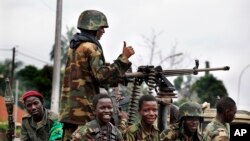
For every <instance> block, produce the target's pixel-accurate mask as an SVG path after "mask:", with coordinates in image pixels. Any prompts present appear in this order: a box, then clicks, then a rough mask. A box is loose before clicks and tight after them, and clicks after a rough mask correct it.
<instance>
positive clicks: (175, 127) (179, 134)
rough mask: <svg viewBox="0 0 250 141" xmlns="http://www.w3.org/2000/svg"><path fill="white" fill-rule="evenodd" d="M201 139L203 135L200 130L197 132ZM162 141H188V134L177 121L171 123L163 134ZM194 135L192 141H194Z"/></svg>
mask: <svg viewBox="0 0 250 141" xmlns="http://www.w3.org/2000/svg"><path fill="white" fill-rule="evenodd" d="M195 134H196V135H197V136H195V137H196V138H197V137H198V139H199V140H200V141H202V135H201V133H200V132H197V133H195ZM160 137H161V141H186V135H185V134H184V132H183V131H182V128H180V126H179V123H175V124H172V125H170V127H169V128H168V129H165V130H164V131H163V132H162V133H161V134H160ZM193 138H194V136H193V137H192V141H194V139H193Z"/></svg>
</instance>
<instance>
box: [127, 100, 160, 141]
mask: <svg viewBox="0 0 250 141" xmlns="http://www.w3.org/2000/svg"><path fill="white" fill-rule="evenodd" d="M138 111H139V114H140V116H141V120H140V122H139V123H135V124H133V125H131V126H129V127H128V128H127V129H126V131H125V132H124V139H125V140H126V141H159V140H160V138H159V130H158V129H157V127H156V126H155V125H154V123H155V121H156V119H157V117H158V104H157V101H156V98H155V97H154V96H152V95H143V96H142V97H141V98H140V99H139V107H138Z"/></svg>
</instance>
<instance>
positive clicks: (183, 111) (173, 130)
mask: <svg viewBox="0 0 250 141" xmlns="http://www.w3.org/2000/svg"><path fill="white" fill-rule="evenodd" d="M179 116H180V117H179V121H178V123H176V124H173V125H170V127H168V128H167V129H165V130H163V131H162V133H161V134H160V138H161V141H201V140H202V136H201V134H200V133H199V132H198V126H199V124H200V122H202V121H203V112H202V108H201V105H199V104H197V103H194V102H186V103H184V104H182V105H181V106H180V108H179Z"/></svg>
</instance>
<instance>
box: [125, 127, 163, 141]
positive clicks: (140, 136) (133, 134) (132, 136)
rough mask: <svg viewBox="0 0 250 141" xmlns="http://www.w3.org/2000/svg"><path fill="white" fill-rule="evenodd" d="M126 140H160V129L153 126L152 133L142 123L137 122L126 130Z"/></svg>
mask: <svg viewBox="0 0 250 141" xmlns="http://www.w3.org/2000/svg"><path fill="white" fill-rule="evenodd" d="M123 136H124V139H125V140H126V141H160V137H159V130H158V129H157V127H156V126H153V128H152V131H151V133H147V132H146V131H145V130H143V127H142V125H141V123H136V124H133V125H131V126H129V127H128V128H127V129H126V130H125V132H124V135H123Z"/></svg>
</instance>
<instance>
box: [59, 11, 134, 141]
mask: <svg viewBox="0 0 250 141" xmlns="http://www.w3.org/2000/svg"><path fill="white" fill-rule="evenodd" d="M108 27H109V25H108V21H107V18H106V16H105V15H104V14H103V13H102V12H100V11H97V10H86V11H83V12H82V13H81V15H80V16H79V19H78V24H77V28H78V29H79V30H80V31H81V32H80V33H77V34H75V35H74V36H73V39H72V40H71V41H70V47H69V49H68V60H67V64H66V68H65V76H64V80H63V86H62V92H61V104H60V121H61V122H63V123H64V131H65V132H64V133H65V134H64V138H63V140H70V137H71V134H72V133H73V132H74V130H75V129H77V127H78V125H84V124H85V123H86V122H88V121H90V120H91V119H93V109H92V98H93V97H94V96H95V95H96V94H98V93H100V91H99V89H100V87H104V88H107V87H109V85H110V87H111V86H112V87H113V86H115V85H117V83H118V82H119V81H120V80H121V78H122V77H123V75H124V74H125V72H126V71H127V70H128V69H129V68H130V66H131V62H130V61H129V60H128V59H129V58H130V56H132V55H133V54H134V50H133V48H132V47H131V46H127V45H126V42H124V46H123V50H122V53H121V54H120V55H119V56H118V58H117V59H116V60H115V61H114V62H113V63H112V64H109V65H108V64H107V63H106V62H105V57H104V54H103V49H102V46H101V44H100V43H99V40H100V39H101V37H102V35H103V34H104V33H105V30H104V29H105V28H108Z"/></svg>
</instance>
